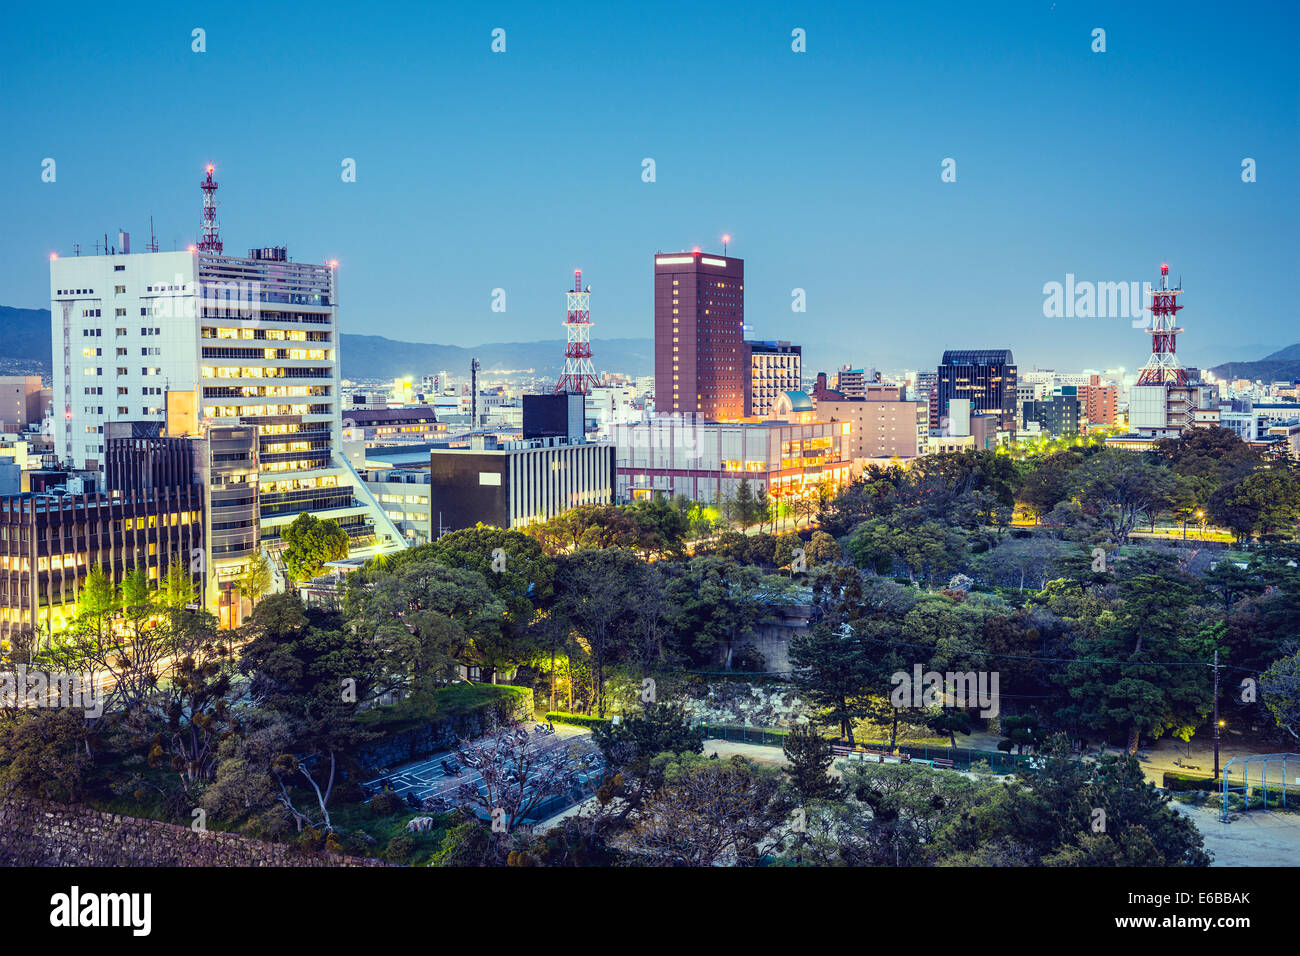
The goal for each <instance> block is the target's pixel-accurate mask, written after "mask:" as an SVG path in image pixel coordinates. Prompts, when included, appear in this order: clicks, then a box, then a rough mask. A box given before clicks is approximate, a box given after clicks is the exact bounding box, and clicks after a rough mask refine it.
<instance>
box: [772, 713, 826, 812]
mask: <svg viewBox="0 0 1300 956" xmlns="http://www.w3.org/2000/svg"><path fill="white" fill-rule="evenodd" d="M781 749H782V751H783V752H784V753H785V758H786V760H787V761H789V765H788V766H787V767H785V768H784V769H785V774H786V777H787V778H788V779H789V781H790V784H791V786H793V787H794V789H795V792H796V793H798V794H799V796H801V797H803V799H805V800H828V799H831V798H832V797H834V796H835V795H836V794H838V793H839V784H838V783H836V782H835V779H834V778H833V777H831V775H830V774H829V773H828V772H827V771H828V770H830V767H831V764H833V763H834V762H835V752H834V750H833V749H832V747H831V742H830V741H829V740H827V739H826V738H825V737H823V736H822V735H821V734H819V733H818V732H817V730H816V728H814V727H813V726H812V725H811V724H795V725H794V726H792V727H791V728H790V732H789V733H788V734H786V738H785V743H784V745H783V746H782V748H781Z"/></svg>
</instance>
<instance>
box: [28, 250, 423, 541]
mask: <svg viewBox="0 0 1300 956" xmlns="http://www.w3.org/2000/svg"><path fill="white" fill-rule="evenodd" d="M337 279H338V277H337V270H336V267H335V264H333V263H331V264H321V265H317V264H312V263H304V262H293V261H290V260H289V258H288V256H287V254H286V252H285V250H284V249H283V248H279V247H277V248H272V249H254V250H251V251H250V253H249V256H248V257H247V258H243V257H238V256H229V255H223V254H221V253H220V252H210V251H202V250H200V249H198V248H196V247H193V246H192V247H190V249H189V250H188V251H185V252H145V253H135V254H131V253H129V252H116V251H115V252H114V254H108V255H95V256H78V257H73V258H57V257H56V258H52V259H51V262H50V312H51V319H52V322H51V324H52V340H53V347H54V426H55V429H54V430H55V435H54V438H55V452H56V453H57V455H58V456H59V458H60V459H62V460H63V461H64V462H65V463H66V464H68V465H69V466H70V467H72V468H76V469H86V470H95V469H99V470H102V469H103V465H104V452H105V436H104V431H105V428H104V425H105V423H107V422H113V421H156V422H160V423H161V422H168V423H169V425H170V427H169V432H171V433H176V432H177V431H178V429H179V430H182V431H183V430H184V429H185V428H186V424H185V423H189V426H188V427H190V428H193V427H196V426H197V427H198V428H200V429H201V428H202V427H203V426H204V425H211V424H248V425H255V426H257V430H258V436H259V438H258V442H259V449H258V451H259V490H258V496H259V510H260V518H261V521H260V524H261V536H262V543H263V545H264V547H267V548H269V549H272V550H274V549H275V548H277V547H278V545H279V538H280V532H281V529H282V528H283V527H284V526H285V525H287V524H288V523H290V522H292V521H293V520H294V519H295V518H296V517H297V516H298V515H299V514H301V513H303V512H311V513H313V514H315V515H316V516H317V517H320V518H322V519H324V518H332V519H334V520H336V521H338V522H339V524H340V525H342V526H343V528H344V529H345V530H346V531H347V532H348V535H349V536H350V537H351V539H352V542H353V554H361V555H364V554H371V553H378V552H381V551H386V550H391V549H394V548H400V547H403V546H404V541H403V536H402V535H401V533H400V532H399V531H398V530H397V528H396V527H395V526H394V525H393V523H392V522H391V521H390V520H389V519H388V517H387V516H386V515H385V514H384V512H383V509H382V508H380V507H379V503H378V502H377V501H375V499H374V497H373V495H372V494H371V493H370V491H368V490H367V488H366V486H365V484H364V483H363V482H362V481H361V480H360V479H359V478H358V476H357V474H356V472H355V471H354V470H353V469H352V467H351V465H349V464H348V462H347V460H346V458H345V457H344V456H343V454H342V451H341V446H340V441H341V416H340V395H339V318H338V297H337V292H338V284H337Z"/></svg>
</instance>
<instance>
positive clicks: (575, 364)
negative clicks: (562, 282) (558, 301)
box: [555, 269, 600, 395]
mask: <svg viewBox="0 0 1300 956" xmlns="http://www.w3.org/2000/svg"><path fill="white" fill-rule="evenodd" d="M565 296H566V298H567V301H568V315H567V316H566V318H565V320H564V330H565V331H566V332H567V333H568V344H567V345H566V346H565V347H564V374H563V375H561V376H560V380H559V381H558V382H556V383H555V392H556V394H557V395H558V394H559V393H560V392H581V393H582V394H584V395H588V394H590V393H591V390H592V389H593V388H595V387H596V386H597V385H599V384H600V382H599V380H597V378H596V369H595V367H593V366H592V364H591V286H590V285H588V286H587V288H586V289H583V287H582V270H581V269H574V270H573V290H572V291H571V292H566V293H565Z"/></svg>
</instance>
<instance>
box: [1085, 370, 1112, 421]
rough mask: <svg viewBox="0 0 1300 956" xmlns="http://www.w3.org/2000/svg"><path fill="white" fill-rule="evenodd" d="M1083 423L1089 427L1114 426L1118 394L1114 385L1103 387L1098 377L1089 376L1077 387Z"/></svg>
mask: <svg viewBox="0 0 1300 956" xmlns="http://www.w3.org/2000/svg"><path fill="white" fill-rule="evenodd" d="M1077 394H1078V396H1079V401H1080V402H1081V403H1082V404H1083V416H1084V421H1085V422H1086V423H1087V424H1089V425H1114V424H1115V422H1116V421H1117V420H1118V418H1119V393H1118V389H1117V388H1116V387H1115V386H1114V385H1103V384H1102V382H1101V376H1100V375H1091V376H1089V381H1088V383H1087V384H1086V385H1080V386H1078V393H1077Z"/></svg>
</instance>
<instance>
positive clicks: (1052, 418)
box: [1021, 385, 1086, 438]
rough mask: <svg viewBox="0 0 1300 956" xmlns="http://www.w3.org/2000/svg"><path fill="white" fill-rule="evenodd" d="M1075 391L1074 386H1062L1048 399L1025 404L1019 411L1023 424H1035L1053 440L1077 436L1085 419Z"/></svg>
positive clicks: (1081, 404) (1075, 387)
mask: <svg viewBox="0 0 1300 956" xmlns="http://www.w3.org/2000/svg"><path fill="white" fill-rule="evenodd" d="M1076 389H1077V386H1075V385H1063V386H1061V388H1060V391H1058V392H1057V393H1055V394H1053V395H1052V396H1051V397H1050V398H1045V399H1040V400H1038V401H1032V402H1025V403H1024V405H1023V407H1022V411H1021V416H1022V418H1023V420H1024V422H1025V424H1028V423H1030V422H1037V423H1038V425H1039V427H1040V428H1041V429H1042V431H1043V432H1044V433H1046V434H1047V435H1050V436H1051V437H1053V438H1056V437H1059V436H1062V435H1078V434H1079V433H1080V431H1081V426H1082V424H1083V423H1084V422H1085V421H1086V419H1085V417H1084V414H1083V403H1082V402H1081V401H1080V400H1079V396H1078V394H1077V393H1076Z"/></svg>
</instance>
